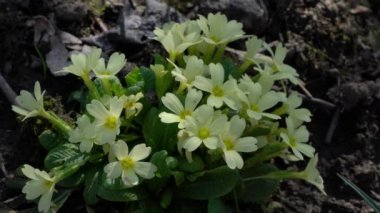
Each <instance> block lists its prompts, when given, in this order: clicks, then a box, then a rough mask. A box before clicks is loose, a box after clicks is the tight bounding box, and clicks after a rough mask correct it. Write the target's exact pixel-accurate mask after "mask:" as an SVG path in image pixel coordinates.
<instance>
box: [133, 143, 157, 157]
mask: <svg viewBox="0 0 380 213" xmlns="http://www.w3.org/2000/svg"><path fill="white" fill-rule="evenodd" d="M151 151H152V149H151V148H150V147H147V146H146V145H145V144H138V145H136V146H134V147H133V149H132V150H131V152H130V153H129V156H130V157H131V158H132V159H133V160H134V161H140V160H142V159H145V158H147V157H148V156H149V155H150V153H151Z"/></svg>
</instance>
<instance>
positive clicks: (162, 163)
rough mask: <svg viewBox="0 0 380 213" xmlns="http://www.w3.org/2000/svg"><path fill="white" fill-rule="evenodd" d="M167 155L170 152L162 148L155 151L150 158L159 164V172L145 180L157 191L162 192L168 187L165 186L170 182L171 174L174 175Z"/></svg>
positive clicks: (150, 187)
mask: <svg viewBox="0 0 380 213" xmlns="http://www.w3.org/2000/svg"><path fill="white" fill-rule="evenodd" d="M167 157H168V153H167V152H166V151H165V150H162V151H159V152H156V153H154V154H153V155H152V158H151V159H150V162H151V163H153V164H154V165H155V166H157V172H156V176H155V177H154V178H153V179H150V180H145V182H146V183H147V185H148V187H149V189H151V190H152V191H155V192H156V193H160V191H162V190H164V189H165V188H166V187H165V186H166V184H167V183H168V182H169V179H170V176H171V175H172V171H171V170H170V169H169V166H168V164H167V163H166V159H167Z"/></svg>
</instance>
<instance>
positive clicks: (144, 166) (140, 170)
mask: <svg viewBox="0 0 380 213" xmlns="http://www.w3.org/2000/svg"><path fill="white" fill-rule="evenodd" d="M156 171H157V167H156V166H155V165H153V164H152V163H149V162H136V165H135V172H136V173H137V174H138V175H139V176H141V177H143V178H145V179H151V178H153V177H154V175H155V174H154V173H155V172H156Z"/></svg>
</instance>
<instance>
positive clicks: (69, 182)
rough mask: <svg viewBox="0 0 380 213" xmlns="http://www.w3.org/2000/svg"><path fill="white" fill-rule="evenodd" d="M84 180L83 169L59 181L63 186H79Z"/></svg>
mask: <svg viewBox="0 0 380 213" xmlns="http://www.w3.org/2000/svg"><path fill="white" fill-rule="evenodd" d="M83 180H84V174H83V172H81V171H78V172H76V173H74V174H73V175H71V176H69V177H67V178H65V179H63V180H62V181H60V182H59V183H58V185H59V186H61V187H66V188H74V187H76V186H79V185H80V184H81V183H82V182H83Z"/></svg>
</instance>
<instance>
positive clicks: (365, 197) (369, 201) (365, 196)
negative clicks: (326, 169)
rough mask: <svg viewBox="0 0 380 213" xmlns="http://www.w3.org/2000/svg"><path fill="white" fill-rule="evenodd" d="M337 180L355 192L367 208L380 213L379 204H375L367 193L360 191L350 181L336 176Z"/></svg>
mask: <svg viewBox="0 0 380 213" xmlns="http://www.w3.org/2000/svg"><path fill="white" fill-rule="evenodd" d="M338 176H339V178H340V179H342V180H343V181H344V183H346V184H347V185H348V186H350V187H351V188H352V189H353V190H355V192H356V193H357V194H358V195H360V197H362V198H363V200H364V201H365V202H366V203H367V205H368V206H370V207H371V208H372V209H373V210H374V211H375V212H376V213H379V212H380V204H379V202H376V201H375V200H374V199H372V198H371V197H370V196H369V195H368V194H367V193H365V192H364V191H363V190H361V189H360V188H359V187H358V186H356V185H355V184H354V183H353V182H352V181H350V180H349V179H348V178H346V177H344V176H342V175H340V174H338Z"/></svg>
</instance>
